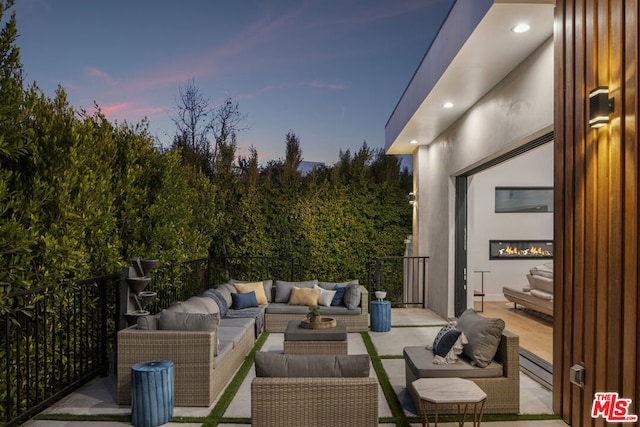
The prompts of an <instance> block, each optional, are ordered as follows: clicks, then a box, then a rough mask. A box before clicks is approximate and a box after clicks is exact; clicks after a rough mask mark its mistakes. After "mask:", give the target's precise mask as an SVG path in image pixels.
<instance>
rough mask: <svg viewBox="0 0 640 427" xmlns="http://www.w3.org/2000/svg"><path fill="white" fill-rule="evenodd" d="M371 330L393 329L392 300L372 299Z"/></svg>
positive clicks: (386, 330) (387, 330) (385, 330)
mask: <svg viewBox="0 0 640 427" xmlns="http://www.w3.org/2000/svg"><path fill="white" fill-rule="evenodd" d="M371 330H372V331H373V332H389V331H390V330H391V301H371Z"/></svg>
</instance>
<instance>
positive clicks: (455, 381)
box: [411, 378, 487, 427]
mask: <svg viewBox="0 0 640 427" xmlns="http://www.w3.org/2000/svg"><path fill="white" fill-rule="evenodd" d="M411 385H412V387H413V389H414V390H415V392H416V393H417V395H418V396H419V397H420V408H418V409H419V410H420V412H421V413H422V415H423V417H424V419H423V421H422V426H423V427H424V426H427V427H428V426H429V418H427V403H432V404H434V405H435V421H436V427H437V426H438V405H441V404H454V405H458V415H461V416H462V418H461V419H460V421H458V425H459V426H461V427H462V426H464V420H465V418H466V417H467V409H468V406H469V405H471V404H472V405H473V426H474V427H476V426H480V423H481V422H482V412H483V410H484V402H485V401H486V399H487V394H486V393H485V392H484V391H482V389H481V388H480V387H478V386H477V385H476V383H474V382H473V381H470V380H465V379H462V378H420V379H417V380H415V381H414V382H413V383H411ZM461 405H464V413H462V414H461V413H460V406H461ZM478 405H480V413H479V414H478Z"/></svg>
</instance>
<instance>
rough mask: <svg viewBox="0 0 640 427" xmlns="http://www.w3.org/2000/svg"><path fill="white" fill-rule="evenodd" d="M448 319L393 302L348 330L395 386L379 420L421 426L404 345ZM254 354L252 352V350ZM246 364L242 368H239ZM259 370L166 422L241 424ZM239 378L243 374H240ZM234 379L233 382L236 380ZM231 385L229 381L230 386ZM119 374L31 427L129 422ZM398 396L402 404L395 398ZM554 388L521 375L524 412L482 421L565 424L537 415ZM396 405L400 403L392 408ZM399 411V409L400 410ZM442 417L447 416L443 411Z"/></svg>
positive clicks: (270, 344)
mask: <svg viewBox="0 0 640 427" xmlns="http://www.w3.org/2000/svg"><path fill="white" fill-rule="evenodd" d="M443 323H445V319H443V318H441V317H439V316H438V315H436V314H434V313H433V312H431V311H429V310H426V309H418V308H410V309H407V308H402V309H401V308H394V309H393V310H392V328H391V331H390V332H368V333H365V334H359V333H350V334H349V338H348V340H349V353H350V354H361V353H365V352H367V342H368V341H369V339H370V343H371V344H373V349H371V348H370V350H371V351H370V354H371V356H372V362H373V363H374V367H375V364H376V361H378V360H379V361H380V362H381V366H382V369H383V371H384V372H376V370H375V369H372V371H371V375H372V376H377V378H378V383H384V382H386V381H387V379H388V382H389V383H390V386H391V388H392V390H393V395H391V396H387V397H385V394H384V392H383V389H382V388H381V389H380V391H379V408H380V409H379V417H380V426H384V427H387V426H394V425H398V426H401V425H404V426H408V425H411V426H420V425H421V423H420V421H419V419H418V418H417V416H416V409H415V407H414V406H413V403H412V401H411V398H410V396H409V395H408V394H407V392H406V389H405V376H404V360H403V359H402V349H403V347H404V346H406V345H416V344H419V343H425V345H426V344H427V343H429V342H432V341H433V338H434V337H435V334H436V333H437V331H438V330H439V326H440V325H442V324H443ZM283 335H284V334H279V333H271V334H268V336H266V335H265V336H266V339H264V338H263V339H260V340H259V341H258V343H257V346H261V347H260V350H262V351H273V352H282V349H283ZM249 357H251V356H249ZM241 370H242V368H241ZM254 375H255V373H254V370H253V368H252V367H251V368H250V369H249V371H248V373H247V375H246V376H245V377H244V378H243V379H241V384H240V385H239V388H238V390H237V393H235V395H234V396H233V398H232V399H231V400H230V401H228V402H227V403H225V399H226V398H227V396H228V394H227V392H225V393H223V394H222V395H221V398H218V400H216V402H214V403H213V405H212V406H211V407H208V408H187V407H176V408H175V409H174V420H173V421H172V422H170V423H168V424H166V425H167V426H188V427H190V426H201V425H207V426H211V425H218V426H228V427H231V426H241V425H250V417H251V406H250V383H251V379H252V378H253V377H254ZM238 380H240V378H239V379H238ZM233 381H234V380H232V382H231V383H230V385H232V384H233ZM230 388H233V387H229V386H228V390H227V391H229V389H230ZM115 389H116V378H115V376H113V375H111V376H108V377H104V378H98V379H95V380H93V381H92V382H90V383H89V384H87V385H86V386H84V387H82V388H80V389H79V390H77V391H76V392H75V393H73V394H71V395H69V396H67V397H66V398H64V399H63V400H61V401H60V402H58V403H57V404H55V405H53V406H52V407H50V408H48V409H47V410H45V411H43V412H42V413H40V414H39V415H38V416H36V417H35V418H34V419H32V420H29V421H27V422H26V423H25V424H23V425H24V426H28V427H63V426H65V427H66V426H68V427H75V426H87V425H91V426H96V427H98V426H100V427H116V426H125V425H130V423H129V416H130V412H131V408H130V407H128V406H118V405H117V404H116V403H115ZM395 398H397V400H398V402H399V404H400V408H401V409H400V408H398V406H397V403H396V401H395ZM551 405H552V399H551V392H550V391H549V390H547V389H545V388H544V387H542V386H541V385H539V384H538V383H537V382H535V381H534V380H532V379H531V378H529V377H528V376H526V375H524V374H521V376H520V412H521V414H520V416H518V417H515V418H513V417H510V418H505V417H502V418H501V417H500V416H497V417H496V416H485V417H484V422H483V425H495V426H514V427H517V426H541V427H560V426H565V425H566V424H565V423H564V422H562V421H561V420H559V419H546V420H541V419H535V418H536V416H537V415H541V416H543V417H547V418H548V417H549V416H550V415H551V414H552V413H553V411H552V408H551ZM394 408H398V409H397V410H394ZM397 411H401V412H402V413H401V414H399V413H398V412H397ZM441 420H444V418H442V417H441ZM431 421H432V420H431ZM453 421H454V420H452V419H448V421H447V422H441V423H439V425H441V426H444V427H449V426H454V425H457V423H456V422H453Z"/></svg>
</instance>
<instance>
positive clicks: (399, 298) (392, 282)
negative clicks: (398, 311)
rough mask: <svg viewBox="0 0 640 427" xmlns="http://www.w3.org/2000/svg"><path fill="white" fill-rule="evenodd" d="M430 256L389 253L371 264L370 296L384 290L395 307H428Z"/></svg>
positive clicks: (371, 297)
mask: <svg viewBox="0 0 640 427" xmlns="http://www.w3.org/2000/svg"><path fill="white" fill-rule="evenodd" d="M428 261H429V257H418V256H413V257H406V256H387V257H378V258H376V259H375V260H373V261H372V262H371V263H369V275H368V277H369V284H368V289H369V298H370V299H371V300H374V299H375V291H385V292H386V293H387V295H386V298H385V299H387V300H388V301H391V304H392V305H393V306H407V305H420V306H422V307H425V306H426V300H425V294H426V289H427V283H428Z"/></svg>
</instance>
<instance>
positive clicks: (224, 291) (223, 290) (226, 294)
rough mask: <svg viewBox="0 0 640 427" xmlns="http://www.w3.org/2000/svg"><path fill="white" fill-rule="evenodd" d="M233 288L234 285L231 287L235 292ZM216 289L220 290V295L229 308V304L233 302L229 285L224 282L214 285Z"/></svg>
mask: <svg viewBox="0 0 640 427" xmlns="http://www.w3.org/2000/svg"><path fill="white" fill-rule="evenodd" d="M232 287H233V286H232ZM235 289H236V288H235V287H234V288H233V290H234V292H235ZM216 290H217V291H218V292H220V295H222V297H223V298H224V300H225V301H226V302H227V308H231V305H232V304H233V300H232V299H231V291H230V290H229V287H228V286H227V285H226V284H222V285H218V286H216Z"/></svg>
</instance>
